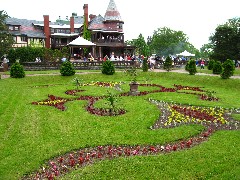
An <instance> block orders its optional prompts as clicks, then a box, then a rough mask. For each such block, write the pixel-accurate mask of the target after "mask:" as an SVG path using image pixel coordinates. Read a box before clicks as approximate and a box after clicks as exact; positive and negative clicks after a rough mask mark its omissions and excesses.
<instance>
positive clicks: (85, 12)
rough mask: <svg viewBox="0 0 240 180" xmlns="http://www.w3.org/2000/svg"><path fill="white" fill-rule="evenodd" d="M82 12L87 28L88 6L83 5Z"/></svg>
mask: <svg viewBox="0 0 240 180" xmlns="http://www.w3.org/2000/svg"><path fill="white" fill-rule="evenodd" d="M83 10H84V18H85V22H86V25H87V27H88V4H84V6H83Z"/></svg>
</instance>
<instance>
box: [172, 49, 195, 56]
mask: <svg viewBox="0 0 240 180" xmlns="http://www.w3.org/2000/svg"><path fill="white" fill-rule="evenodd" d="M176 55H177V56H186V57H189V56H195V54H191V53H190V52H188V51H186V50H185V51H183V52H181V53H179V54H176Z"/></svg>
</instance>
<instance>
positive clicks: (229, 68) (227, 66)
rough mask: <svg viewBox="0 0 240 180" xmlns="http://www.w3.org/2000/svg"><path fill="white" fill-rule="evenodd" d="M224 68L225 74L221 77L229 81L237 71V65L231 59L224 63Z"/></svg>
mask: <svg viewBox="0 0 240 180" xmlns="http://www.w3.org/2000/svg"><path fill="white" fill-rule="evenodd" d="M222 67H223V72H222V74H221V77H222V78H223V79H228V78H230V77H231V76H233V72H234V70H235V65H234V63H233V61H232V60H230V59H228V60H226V61H225V62H224V63H223V65H222Z"/></svg>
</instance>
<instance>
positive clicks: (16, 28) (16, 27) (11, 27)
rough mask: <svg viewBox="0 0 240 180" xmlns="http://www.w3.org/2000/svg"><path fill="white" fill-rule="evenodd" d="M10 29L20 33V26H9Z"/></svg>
mask: <svg viewBox="0 0 240 180" xmlns="http://www.w3.org/2000/svg"><path fill="white" fill-rule="evenodd" d="M8 29H9V30H10V31H19V26H12V25H10V26H8Z"/></svg>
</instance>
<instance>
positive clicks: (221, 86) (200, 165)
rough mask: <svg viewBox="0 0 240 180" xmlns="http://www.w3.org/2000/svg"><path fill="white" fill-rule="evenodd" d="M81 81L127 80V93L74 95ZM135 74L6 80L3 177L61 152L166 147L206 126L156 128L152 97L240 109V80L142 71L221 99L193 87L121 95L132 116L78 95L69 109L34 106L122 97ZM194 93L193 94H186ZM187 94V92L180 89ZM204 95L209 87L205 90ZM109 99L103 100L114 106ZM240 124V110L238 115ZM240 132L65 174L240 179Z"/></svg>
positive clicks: (88, 89)
mask: <svg viewBox="0 0 240 180" xmlns="http://www.w3.org/2000/svg"><path fill="white" fill-rule="evenodd" d="M74 78H79V79H81V80H82V82H84V83H85V84H87V83H89V84H93V83H94V82H97V81H99V82H124V84H122V85H121V89H122V91H118V90H115V89H114V88H107V87H100V86H96V85H86V86H83V87H81V88H80V89H81V90H84V91H82V92H77V94H76V96H70V95H67V94H66V93H65V92H66V91H68V90H74V89H76V86H75V85H74V83H73V79H74ZM129 81H130V78H129V77H128V76H126V75H125V74H124V73H123V72H117V73H116V74H114V75H113V76H106V75H103V74H101V73H93V74H84V73H83V74H76V75H74V76H72V77H63V76H60V75H54V76H51V75H49V76H27V77H25V78H23V79H12V78H8V79H2V80H0V87H1V93H0V99H1V101H0V142H1V144H0V179H4V180H8V179H9V180H10V179H11V180H12V179H21V178H22V177H23V176H24V175H25V176H27V175H28V174H31V173H34V172H35V171H38V170H39V168H40V167H43V166H44V167H47V165H46V163H48V161H49V160H51V159H53V158H54V157H61V156H62V155H64V154H66V153H69V152H74V151H78V150H79V149H85V148H95V147H99V146H104V147H105V146H107V147H109V146H127V147H131V146H132V147H137V146H141V147H142V146H158V145H166V144H168V143H174V142H177V141H181V140H184V139H189V138H191V137H195V136H196V135H198V134H200V133H201V132H202V131H204V129H205V128H204V126H203V125H201V124H189V125H187V124H185V125H182V126H178V127H175V128H160V129H156V130H151V128H150V127H151V126H152V125H153V124H154V123H155V122H156V120H158V119H159V114H161V111H159V108H158V106H156V105H155V104H153V103H150V102H149V101H148V99H149V98H151V99H154V100H155V101H159V102H160V101H164V102H168V103H175V104H181V105H187V106H190V105H192V106H201V107H212V108H215V107H222V108H228V109H229V108H237V109H238V108H240V101H239V98H238V97H239V89H240V79H228V80H223V79H221V78H220V77H210V76H191V75H188V74H181V73H179V74H177V73H171V72H169V73H167V72H166V73H154V72H147V73H143V72H139V76H138V82H139V83H141V84H146V83H147V84H157V85H161V86H163V87H166V88H174V84H175V85H182V86H186V87H200V88H201V89H202V90H208V91H214V92H215V93H214V96H216V97H217V98H218V101H204V100H201V99H200V98H199V96H198V95H196V94H191V93H194V92H195V91H192V90H189V89H186V88H185V89H181V90H180V91H178V92H176V91H174V92H167V91H166V92H157V93H148V94H146V95H142V96H120V97H118V101H117V102H116V106H117V107H118V108H122V109H124V110H125V111H126V113H124V114H122V115H118V116H97V115H94V114H91V113H90V111H86V105H87V103H88V102H87V101H86V100H72V101H68V102H66V103H65V104H64V105H65V107H66V109H65V110H64V111H61V110H59V109H57V108H55V107H54V106H43V105H36V104H32V103H33V102H43V101H44V100H46V99H47V98H48V95H54V96H55V97H61V98H62V99H64V98H65V99H67V98H75V97H79V96H84V97H86V96H89V97H99V96H104V95H107V93H108V91H110V92H111V93H113V94H116V95H119V94H121V93H123V92H128V91H129V85H128V83H129ZM157 89H158V88H157V87H156V86H140V87H139V90H140V91H141V92H143V91H154V90H157ZM186 91H187V92H190V94H186V93H184V92H186ZM179 92H182V93H179ZM198 93H203V92H198ZM107 103H108V101H106V99H104V98H103V99H100V100H99V101H97V102H96V103H95V106H96V107H97V108H107V107H108V106H109V105H108V104H107ZM231 116H232V117H233V118H234V119H235V120H236V122H239V120H240V115H239V114H233V115H231ZM238 125H239V124H238ZM239 139H240V132H239V130H231V131H230V130H218V131H215V132H214V133H212V134H211V136H209V137H208V139H207V140H206V141H204V142H202V143H200V144H199V145H196V146H193V147H191V148H190V147H189V148H185V149H183V150H179V151H171V152H169V153H152V154H151V153H147V154H145V155H141V156H140V155H136V156H129V157H119V158H106V159H105V160H102V161H98V160H96V161H95V162H94V163H93V164H91V165H84V166H83V167H79V166H80V165H77V166H74V167H76V170H74V171H73V170H71V172H70V173H67V174H66V175H64V176H61V179H240V164H239V162H240V141H239Z"/></svg>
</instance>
